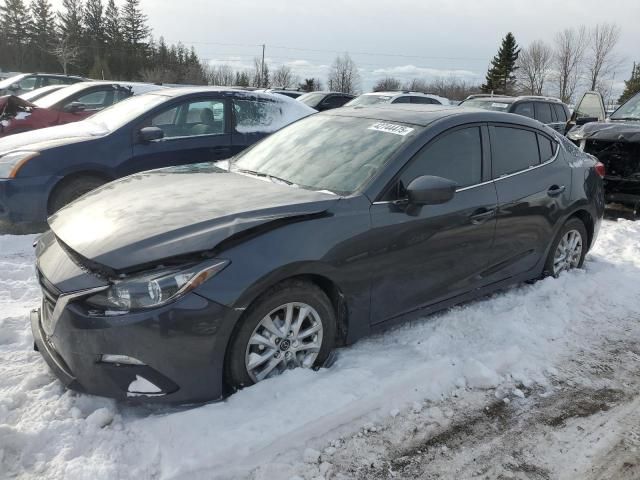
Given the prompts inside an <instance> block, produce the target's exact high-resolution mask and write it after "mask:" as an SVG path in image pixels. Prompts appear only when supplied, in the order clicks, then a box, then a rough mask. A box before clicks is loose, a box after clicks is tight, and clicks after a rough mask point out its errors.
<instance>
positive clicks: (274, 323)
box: [227, 281, 336, 388]
mask: <svg viewBox="0 0 640 480" xmlns="http://www.w3.org/2000/svg"><path fill="white" fill-rule="evenodd" d="M241 322H242V324H241V325H240V328H239V329H238V331H237V333H236V335H235V337H234V339H233V341H232V343H231V348H230V351H229V356H228V357H227V372H228V380H229V382H230V384H231V385H232V386H233V387H235V388H242V387H245V386H248V385H252V384H254V383H258V382H260V381H262V380H265V379H267V378H271V377H273V376H276V375H278V374H280V373H282V372H284V371H285V370H288V369H292V368H312V367H314V366H320V365H322V364H323V363H324V361H325V360H326V359H327V357H328V356H329V353H330V352H331V350H332V348H333V346H334V342H335V332H336V316H335V312H334V309H333V306H332V304H331V301H330V300H329V299H328V298H327V296H326V295H325V293H324V292H323V291H322V290H321V289H320V288H318V287H317V286H315V285H314V284H312V283H308V282H304V281H290V282H286V283H283V284H281V285H278V286H276V287H274V288H272V289H271V290H269V291H268V292H266V293H265V294H263V295H262V296H261V297H260V298H259V299H258V300H257V301H256V302H255V304H254V305H252V306H251V307H250V308H249V309H248V310H247V312H246V315H245V316H244V318H243V319H242V320H241Z"/></svg>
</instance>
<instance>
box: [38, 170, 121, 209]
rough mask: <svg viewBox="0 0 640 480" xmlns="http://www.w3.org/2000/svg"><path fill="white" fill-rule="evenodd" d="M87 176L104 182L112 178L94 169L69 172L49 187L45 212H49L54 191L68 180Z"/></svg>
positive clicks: (56, 191)
mask: <svg viewBox="0 0 640 480" xmlns="http://www.w3.org/2000/svg"><path fill="white" fill-rule="evenodd" d="M87 177H93V178H99V179H101V180H104V182H105V183H107V182H110V181H112V180H113V178H112V177H110V176H109V175H107V174H105V173H102V172H96V171H92V170H85V171H82V172H74V173H71V174H69V175H67V176H65V177H62V178H61V179H60V180H59V181H58V183H56V184H55V185H54V186H53V188H52V189H51V192H50V193H49V198H48V199H47V212H49V213H50V212H51V199H52V198H53V197H54V195H55V194H56V193H58V190H59V189H60V188H62V187H64V186H65V185H67V184H68V183H69V182H72V181H74V180H76V179H78V178H87Z"/></svg>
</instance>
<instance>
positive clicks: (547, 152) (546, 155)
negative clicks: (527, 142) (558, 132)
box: [538, 134, 555, 163]
mask: <svg viewBox="0 0 640 480" xmlns="http://www.w3.org/2000/svg"><path fill="white" fill-rule="evenodd" d="M538 148H539V149H540V160H541V162H542V163H544V162H548V161H549V160H551V158H552V157H553V154H554V152H555V144H554V143H553V141H551V139H549V138H548V137H545V136H544V135H540V134H538Z"/></svg>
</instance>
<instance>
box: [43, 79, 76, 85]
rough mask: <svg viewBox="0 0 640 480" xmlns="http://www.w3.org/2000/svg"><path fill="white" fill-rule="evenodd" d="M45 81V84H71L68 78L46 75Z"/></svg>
mask: <svg viewBox="0 0 640 480" xmlns="http://www.w3.org/2000/svg"><path fill="white" fill-rule="evenodd" d="M44 83H45V85H67V84H69V83H71V82H70V81H67V79H66V78H60V77H45V79H44Z"/></svg>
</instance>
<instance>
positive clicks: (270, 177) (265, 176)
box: [237, 168, 295, 185]
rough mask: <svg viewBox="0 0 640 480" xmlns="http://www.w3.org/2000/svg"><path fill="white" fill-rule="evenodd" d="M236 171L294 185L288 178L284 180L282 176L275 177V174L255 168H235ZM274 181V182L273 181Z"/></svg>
mask: <svg viewBox="0 0 640 480" xmlns="http://www.w3.org/2000/svg"><path fill="white" fill-rule="evenodd" d="M237 171H238V172H240V173H247V174H249V175H254V176H256V177H261V178H268V179H269V180H271V181H272V182H273V181H274V180H276V181H278V182H282V183H286V184H287V185H295V183H293V182H292V181H290V180H285V179H284V178H280V177H276V176H275V175H270V174H268V173H263V172H257V171H255V170H247V169H245V168H238V169H237ZM274 183H275V182H274Z"/></svg>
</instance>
